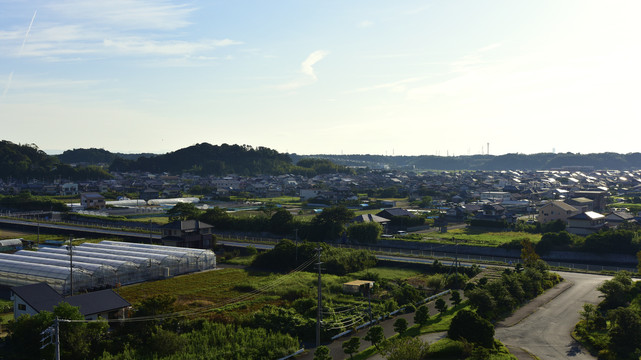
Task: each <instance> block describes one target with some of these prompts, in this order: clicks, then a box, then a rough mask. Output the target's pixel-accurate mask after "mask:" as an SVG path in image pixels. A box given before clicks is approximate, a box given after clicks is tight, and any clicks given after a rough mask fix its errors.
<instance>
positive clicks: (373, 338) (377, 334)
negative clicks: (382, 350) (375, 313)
mask: <svg viewBox="0 0 641 360" xmlns="http://www.w3.org/2000/svg"><path fill="white" fill-rule="evenodd" d="M364 339H365V341H369V342H371V343H372V345H374V347H375V348H376V349H377V350H379V348H378V346H379V344H380V343H381V342H382V341H383V340H385V334H384V333H383V327H382V326H380V325H376V326H372V327H371V328H369V330H367V334H366V335H365V338H364Z"/></svg>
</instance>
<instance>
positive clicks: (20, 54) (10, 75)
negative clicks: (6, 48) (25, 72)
mask: <svg viewBox="0 0 641 360" xmlns="http://www.w3.org/2000/svg"><path fill="white" fill-rule="evenodd" d="M37 13H38V9H36V10H35V11H34V12H33V16H32V17H31V22H30V23H29V27H28V28H27V33H26V34H24V39H23V40H22V46H20V51H19V52H18V59H19V58H21V57H22V51H23V50H24V45H25V44H26V43H27V38H28V37H29V33H30V32H31V26H33V21H34V20H35V19H36V14H37ZM12 79H13V71H12V72H11V73H9V79H7V86H5V87H4V91H3V92H2V100H4V97H5V95H7V92H8V91H9V88H10V87H11V80H12Z"/></svg>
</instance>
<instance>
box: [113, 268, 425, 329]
mask: <svg viewBox="0 0 641 360" xmlns="http://www.w3.org/2000/svg"><path fill="white" fill-rule="evenodd" d="M366 272H369V273H370V274H376V275H377V276H378V277H379V278H380V279H386V280H402V279H408V278H412V277H417V276H419V277H420V276H429V275H422V274H421V273H420V272H419V271H416V270H408V269H396V268H384V267H381V268H372V269H370V270H366V271H363V272H357V273H353V274H348V275H346V276H336V275H328V274H324V275H323V279H322V282H323V299H324V301H325V304H326V306H329V307H339V306H341V305H344V304H350V305H354V306H365V304H366V300H365V298H363V297H360V296H354V295H349V294H343V291H342V284H343V283H345V282H348V281H351V280H355V279H359V278H360V277H361V276H363V275H364V274H365V273H366ZM317 279H318V275H317V274H315V273H314V272H296V273H290V274H273V273H264V272H256V271H249V270H245V269H229V268H228V269H219V270H211V271H205V272H200V273H194V274H189V275H182V276H177V277H175V278H170V279H165V280H159V281H151V282H145V283H140V284H134V285H129V286H124V287H121V288H118V289H117V290H116V291H117V292H118V293H119V294H120V295H121V296H122V297H123V298H125V299H126V300H127V301H129V302H130V303H132V304H135V303H137V302H140V301H142V300H144V299H146V298H149V297H152V296H156V295H163V294H171V295H173V296H175V297H176V299H177V301H176V304H177V307H178V309H179V310H194V311H198V312H199V316H203V315H204V316H205V317H212V318H220V317H221V316H222V317H224V318H225V319H234V318H238V317H240V316H242V315H243V314H246V313H248V312H252V311H255V310H258V309H260V308H261V307H262V306H264V305H266V304H275V305H280V304H283V303H284V302H285V301H287V299H294V298H299V297H315V296H316V291H317V290H316V289H317V288H316V286H317ZM223 314H224V315H223Z"/></svg>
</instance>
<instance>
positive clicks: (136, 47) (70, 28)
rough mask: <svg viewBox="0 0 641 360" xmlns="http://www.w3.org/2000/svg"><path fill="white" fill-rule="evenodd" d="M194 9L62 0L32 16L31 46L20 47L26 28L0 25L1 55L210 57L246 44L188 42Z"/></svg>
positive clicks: (166, 1) (162, 3)
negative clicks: (224, 49)
mask: <svg viewBox="0 0 641 360" xmlns="http://www.w3.org/2000/svg"><path fill="white" fill-rule="evenodd" d="M194 11H197V8H195V7H193V6H189V5H185V4H178V3H175V2H174V1H171V0H154V1H150V0H112V1H108V2H102V1H81V0H62V1H58V2H56V3H53V4H49V5H47V6H46V7H44V8H43V11H42V13H43V14H42V16H41V15H40V14H39V16H38V17H39V18H41V21H39V22H36V24H33V18H32V22H31V24H30V26H29V29H30V31H31V36H30V39H29V42H28V43H26V44H25V43H24V42H23V43H22V45H19V41H20V40H22V37H23V36H24V32H23V31H22V32H21V31H19V29H2V28H1V27H0V40H4V41H2V42H1V43H0V57H2V56H3V55H4V56H20V55H22V56H27V57H33V58H40V59H42V60H45V61H77V60H79V59H84V58H87V57H89V58H91V57H94V58H95V57H114V56H119V57H125V56H141V55H154V56H165V57H180V58H185V57H188V56H191V57H193V58H194V59H195V58H197V57H200V59H204V58H208V57H212V54H211V52H212V51H214V50H216V49H219V48H221V47H224V46H229V45H237V44H240V43H241V42H239V41H235V40H231V39H212V38H204V39H199V40H186V39H185V35H186V34H187V33H186V32H176V31H175V30H176V29H181V28H187V27H189V26H190V25H191V22H190V21H189V17H190V15H191V14H192V13H193V12H194ZM34 17H35V14H34ZM32 25H33V26H32ZM18 49H19V50H18ZM154 60H157V59H154Z"/></svg>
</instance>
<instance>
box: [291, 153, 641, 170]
mask: <svg viewBox="0 0 641 360" xmlns="http://www.w3.org/2000/svg"><path fill="white" fill-rule="evenodd" d="M290 156H291V157H292V160H293V161H298V160H300V159H304V158H306V157H313V158H322V159H328V160H331V161H332V162H334V163H336V164H340V165H345V166H366V167H369V168H373V169H376V168H382V167H389V168H391V169H416V170H510V169H513V170H551V169H562V168H568V167H577V166H580V167H586V168H593V169H599V170H608V169H611V170H614V169H616V170H628V169H641V153H638V152H637V153H629V154H617V153H599V154H574V153H559V154H554V153H539V154H531V155H526V154H505V155H497V156H494V155H469V156H431V155H420V156H383V155H296V154H291V155H290Z"/></svg>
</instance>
